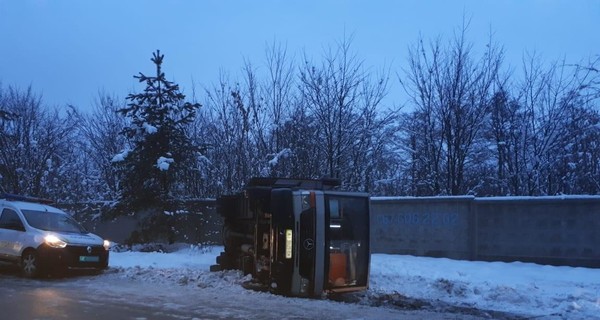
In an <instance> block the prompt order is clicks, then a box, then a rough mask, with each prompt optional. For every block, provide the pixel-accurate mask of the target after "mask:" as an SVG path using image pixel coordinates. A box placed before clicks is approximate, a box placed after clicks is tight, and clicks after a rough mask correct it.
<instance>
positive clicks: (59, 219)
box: [21, 210, 87, 233]
mask: <svg viewBox="0 0 600 320" xmlns="http://www.w3.org/2000/svg"><path fill="white" fill-rule="evenodd" d="M21 211H22V212H23V215H24V216H25V219H26V220H27V223H29V225H30V226H32V227H34V228H36V229H40V230H45V231H54V232H72V233H87V231H86V230H85V228H84V227H83V226H82V225H80V224H79V223H78V222H77V221H75V219H73V218H71V217H70V216H68V215H66V214H64V213H58V212H45V211H35V210H21Z"/></svg>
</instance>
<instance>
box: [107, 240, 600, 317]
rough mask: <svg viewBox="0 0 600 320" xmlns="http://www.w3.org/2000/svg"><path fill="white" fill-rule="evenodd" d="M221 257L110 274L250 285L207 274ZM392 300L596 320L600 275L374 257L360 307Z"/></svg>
mask: <svg viewBox="0 0 600 320" xmlns="http://www.w3.org/2000/svg"><path fill="white" fill-rule="evenodd" d="M221 250H222V248H220V247H210V248H200V247H197V246H188V247H183V248H181V249H179V250H177V251H175V252H171V253H162V252H131V251H127V252H112V253H111V258H110V266H111V269H112V270H113V271H114V272H115V273H117V274H119V275H121V276H123V277H128V278H137V279H146V280H148V281H151V282H152V283H161V282H173V283H177V284H178V285H188V284H194V285H195V286H198V287H214V288H221V287H222V288H230V287H234V286H235V287H236V288H237V287H239V286H240V284H241V283H242V282H243V281H245V280H248V279H247V278H245V277H243V276H242V275H241V274H240V273H238V272H232V271H229V272H216V273H211V272H209V271H208V270H209V266H210V265H212V264H214V261H215V257H216V256H217V255H218V254H219V252H220V251H221ZM232 289H233V288H232ZM393 295H397V296H401V297H406V298H409V299H418V300H419V301H423V302H424V303H426V304H430V305H432V306H434V307H435V306H436V305H439V303H440V302H442V303H444V304H445V305H446V306H455V307H461V308H469V309H478V310H494V311H502V312H507V313H514V314H519V315H523V316H526V317H542V318H550V319H552V318H554V319H561V318H565V319H600V269H588V268H572V267H553V266H543V265H536V264H531V263H519V262H516V263H503V262H470V261H456V260H450V259H445V258H426V257H413V256H400V255H385V254H373V255H372V259H371V275H370V289H369V291H368V292H367V293H366V294H365V297H366V298H363V301H361V303H367V304H368V303H370V302H369V301H371V303H373V304H375V302H373V301H381V300H382V297H389V296H393ZM365 299H366V300H367V301H365Z"/></svg>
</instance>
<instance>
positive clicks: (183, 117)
mask: <svg viewBox="0 0 600 320" xmlns="http://www.w3.org/2000/svg"><path fill="white" fill-rule="evenodd" d="M163 58H164V55H162V54H160V51H159V50H157V51H156V52H155V53H153V57H152V59H151V61H152V62H153V63H154V64H155V65H156V76H154V77H149V76H146V75H144V74H142V73H141V72H140V74H139V75H137V76H134V77H135V78H136V79H138V80H139V82H141V83H145V84H146V88H145V89H144V91H143V92H141V93H136V94H129V96H127V101H128V103H127V107H125V108H123V109H120V110H119V113H120V114H121V115H123V116H125V117H127V118H129V120H130V125H129V126H127V127H125V128H124V129H123V131H122V132H121V133H122V134H123V135H125V136H126V137H127V138H128V139H129V141H130V145H131V146H132V150H127V152H124V153H123V154H121V157H117V156H115V158H114V159H113V160H114V161H113V162H116V163H117V164H118V165H120V167H121V170H122V180H121V202H122V203H124V204H128V205H130V206H132V209H135V208H143V207H150V206H158V207H161V206H163V205H164V204H165V203H166V202H167V201H170V200H172V199H174V198H175V197H177V196H178V192H177V189H178V188H177V183H176V180H177V177H178V176H181V175H182V172H184V171H185V170H186V168H191V167H195V153H196V151H197V150H196V149H197V148H195V147H194V146H193V145H192V143H191V140H190V139H189V137H188V136H187V134H186V125H188V124H189V123H191V122H192V121H193V120H194V117H195V115H196V110H197V109H198V108H199V107H200V104H198V103H190V102H185V101H184V100H185V95H183V94H182V93H181V92H180V91H179V86H178V85H177V84H175V83H173V82H170V81H167V80H166V78H165V74H164V73H163V72H162V70H161V66H162V62H163ZM122 155H126V156H125V157H122ZM121 159H122V160H123V161H118V160H121Z"/></svg>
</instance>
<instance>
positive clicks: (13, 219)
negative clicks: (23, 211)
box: [0, 209, 25, 231]
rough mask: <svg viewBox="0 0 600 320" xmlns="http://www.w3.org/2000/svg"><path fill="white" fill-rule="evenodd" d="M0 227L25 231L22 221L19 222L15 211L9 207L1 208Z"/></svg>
mask: <svg viewBox="0 0 600 320" xmlns="http://www.w3.org/2000/svg"><path fill="white" fill-rule="evenodd" d="M0 229H10V230H17V231H25V227H24V226H23V222H21V219H19V216H18V215H17V213H16V212H15V211H13V210H10V209H4V210H2V215H0Z"/></svg>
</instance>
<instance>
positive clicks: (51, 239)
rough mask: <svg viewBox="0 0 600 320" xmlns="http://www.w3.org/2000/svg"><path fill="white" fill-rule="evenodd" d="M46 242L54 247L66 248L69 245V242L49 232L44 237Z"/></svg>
mask: <svg viewBox="0 0 600 320" xmlns="http://www.w3.org/2000/svg"><path fill="white" fill-rule="evenodd" d="M44 242H46V244H47V245H49V246H51V247H52V248H64V247H66V246H67V243H66V242H64V241H62V240H60V239H59V238H58V237H57V236H55V235H53V234H49V235H47V236H45V237H44Z"/></svg>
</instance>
